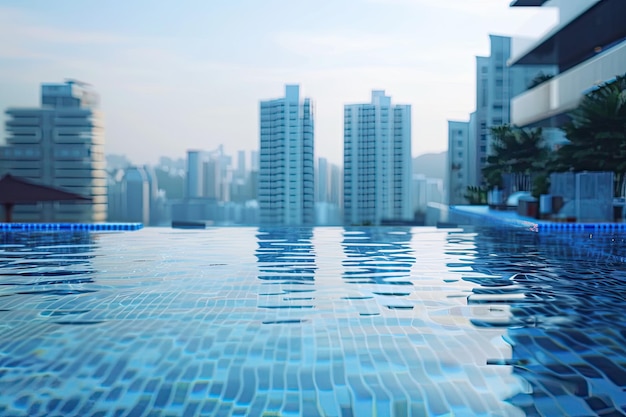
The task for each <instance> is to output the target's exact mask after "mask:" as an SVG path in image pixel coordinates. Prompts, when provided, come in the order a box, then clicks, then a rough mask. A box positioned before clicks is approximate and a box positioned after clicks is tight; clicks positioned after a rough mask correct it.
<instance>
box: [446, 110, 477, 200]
mask: <svg viewBox="0 0 626 417" xmlns="http://www.w3.org/2000/svg"><path fill="white" fill-rule="evenodd" d="M469 126H470V123H469V122H460V121H452V120H449V121H448V169H447V170H446V172H447V173H448V175H447V178H446V190H447V203H448V204H451V205H455V204H464V203H466V201H465V197H464V195H465V192H466V190H467V187H468V186H469V185H471V184H470V183H469V180H470V174H469V172H470V165H469V161H470V157H469V156H470V140H469V139H470V138H469Z"/></svg>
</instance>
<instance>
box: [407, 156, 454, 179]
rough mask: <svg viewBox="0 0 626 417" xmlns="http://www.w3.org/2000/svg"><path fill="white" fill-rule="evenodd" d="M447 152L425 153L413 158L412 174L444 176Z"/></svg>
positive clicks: (443, 177)
mask: <svg viewBox="0 0 626 417" xmlns="http://www.w3.org/2000/svg"><path fill="white" fill-rule="evenodd" d="M447 157H448V152H446V151H444V152H440V153H426V154H424V155H420V156H416V157H415V158H413V174H423V175H425V176H427V177H429V178H439V179H441V180H443V179H445V177H446V159H447Z"/></svg>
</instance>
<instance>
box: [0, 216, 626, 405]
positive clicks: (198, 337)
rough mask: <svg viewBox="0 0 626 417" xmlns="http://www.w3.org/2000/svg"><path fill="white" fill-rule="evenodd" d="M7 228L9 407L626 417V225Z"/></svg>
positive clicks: (3, 288)
mask: <svg viewBox="0 0 626 417" xmlns="http://www.w3.org/2000/svg"><path fill="white" fill-rule="evenodd" d="M0 237H1V240H0V243H1V245H0V415H1V416H26V415H28V416H47V415H76V416H118V415H119V416H179V415H183V416H194V415H219V416H221V415H224V416H243V415H253V416H254V415H256V416H270V415H271V416H276V415H281V416H296V415H306V416H355V417H358V416H370V415H377V416H405V415H407V416H408V415H412V416H422V415H455V416H458V415H460V416H465V415H467V416H474V415H485V416H487V415H489V416H492V415H501V416H523V415H543V416H554V415H572V416H574V415H576V416H581V415H622V414H624V413H626V393H625V392H624V389H625V388H626V347H625V346H626V315H625V314H624V313H625V310H626V307H625V304H624V301H625V299H626V295H625V292H624V289H625V286H626V268H624V259H625V256H626V249H625V245H624V235H623V234H619V233H617V234H616V233H612V234H609V233H605V234H595V235H590V234H589V233H586V234H585V233H579V234H568V235H563V234H537V233H531V232H527V231H523V230H502V229H496V228H468V229H434V228H402V227H388V228H353V229H343V228H311V229H305V228H300V229H289V228H283V229H280V228H279V229H256V228H214V229H207V230H173V229H165V228H164V229H159V228H146V229H142V230H139V231H136V232H121V233H119V232H109V233H95V232H84V231H74V232H64V233H58V232H57V233H47V232H12V233H3V234H0Z"/></svg>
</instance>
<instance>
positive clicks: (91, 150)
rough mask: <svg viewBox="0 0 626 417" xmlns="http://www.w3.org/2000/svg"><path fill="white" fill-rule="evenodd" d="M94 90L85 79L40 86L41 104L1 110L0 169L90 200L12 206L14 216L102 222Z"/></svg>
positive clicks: (103, 178) (102, 167) (100, 131)
mask: <svg viewBox="0 0 626 417" xmlns="http://www.w3.org/2000/svg"><path fill="white" fill-rule="evenodd" d="M97 107H98V95H97V94H96V93H95V91H93V89H92V88H91V87H90V86H89V85H88V84H85V83H82V82H79V81H66V82H65V83H62V84H43V85H42V86H41V107H38V108H9V109H8V110H7V111H6V115H7V122H6V132H7V140H6V142H7V145H6V146H2V147H0V169H1V170H2V172H10V173H11V174H13V175H16V176H19V177H23V178H26V179H29V180H32V181H34V182H37V183H41V184H44V185H50V186H54V187H59V188H62V189H65V190H67V191H71V192H74V193H76V194H80V195H82V196H85V197H89V198H90V199H91V203H75V202H46V203H37V204H29V205H17V206H15V209H14V214H13V217H14V219H15V220H16V221H36V222H38V221H51V222H102V221H105V220H106V219H107V174H106V161H105V157H104V126H103V123H102V118H101V114H100V112H99V111H98V110H97Z"/></svg>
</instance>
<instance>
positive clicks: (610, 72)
mask: <svg viewBox="0 0 626 417" xmlns="http://www.w3.org/2000/svg"><path fill="white" fill-rule="evenodd" d="M624 72H626V41H624V42H622V43H621V44H619V45H617V46H615V47H613V48H612V49H610V50H608V51H605V52H603V53H602V54H599V55H598V56H597V57H595V58H593V59H590V60H589V61H586V62H584V63H582V64H580V65H578V66H576V67H574V68H571V69H570V70H568V71H565V72H563V73H561V74H559V75H557V76H555V77H554V78H552V79H550V80H548V81H546V82H544V83H542V84H540V85H538V86H537V87H535V88H532V89H530V90H528V91H526V92H524V93H522V94H520V95H519V96H517V97H515V98H513V99H512V100H511V122H512V123H513V124H515V125H518V126H527V125H531V124H533V123H537V122H541V121H543V120H546V119H549V118H551V117H553V116H557V115H560V114H563V113H567V112H568V111H570V110H573V109H575V108H576V106H578V103H579V102H580V100H581V99H582V97H583V95H584V94H585V92H587V91H589V90H590V89H591V88H593V87H594V86H596V85H598V84H600V83H603V82H606V81H608V80H611V79H613V78H615V76H617V75H623V74H624Z"/></svg>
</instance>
